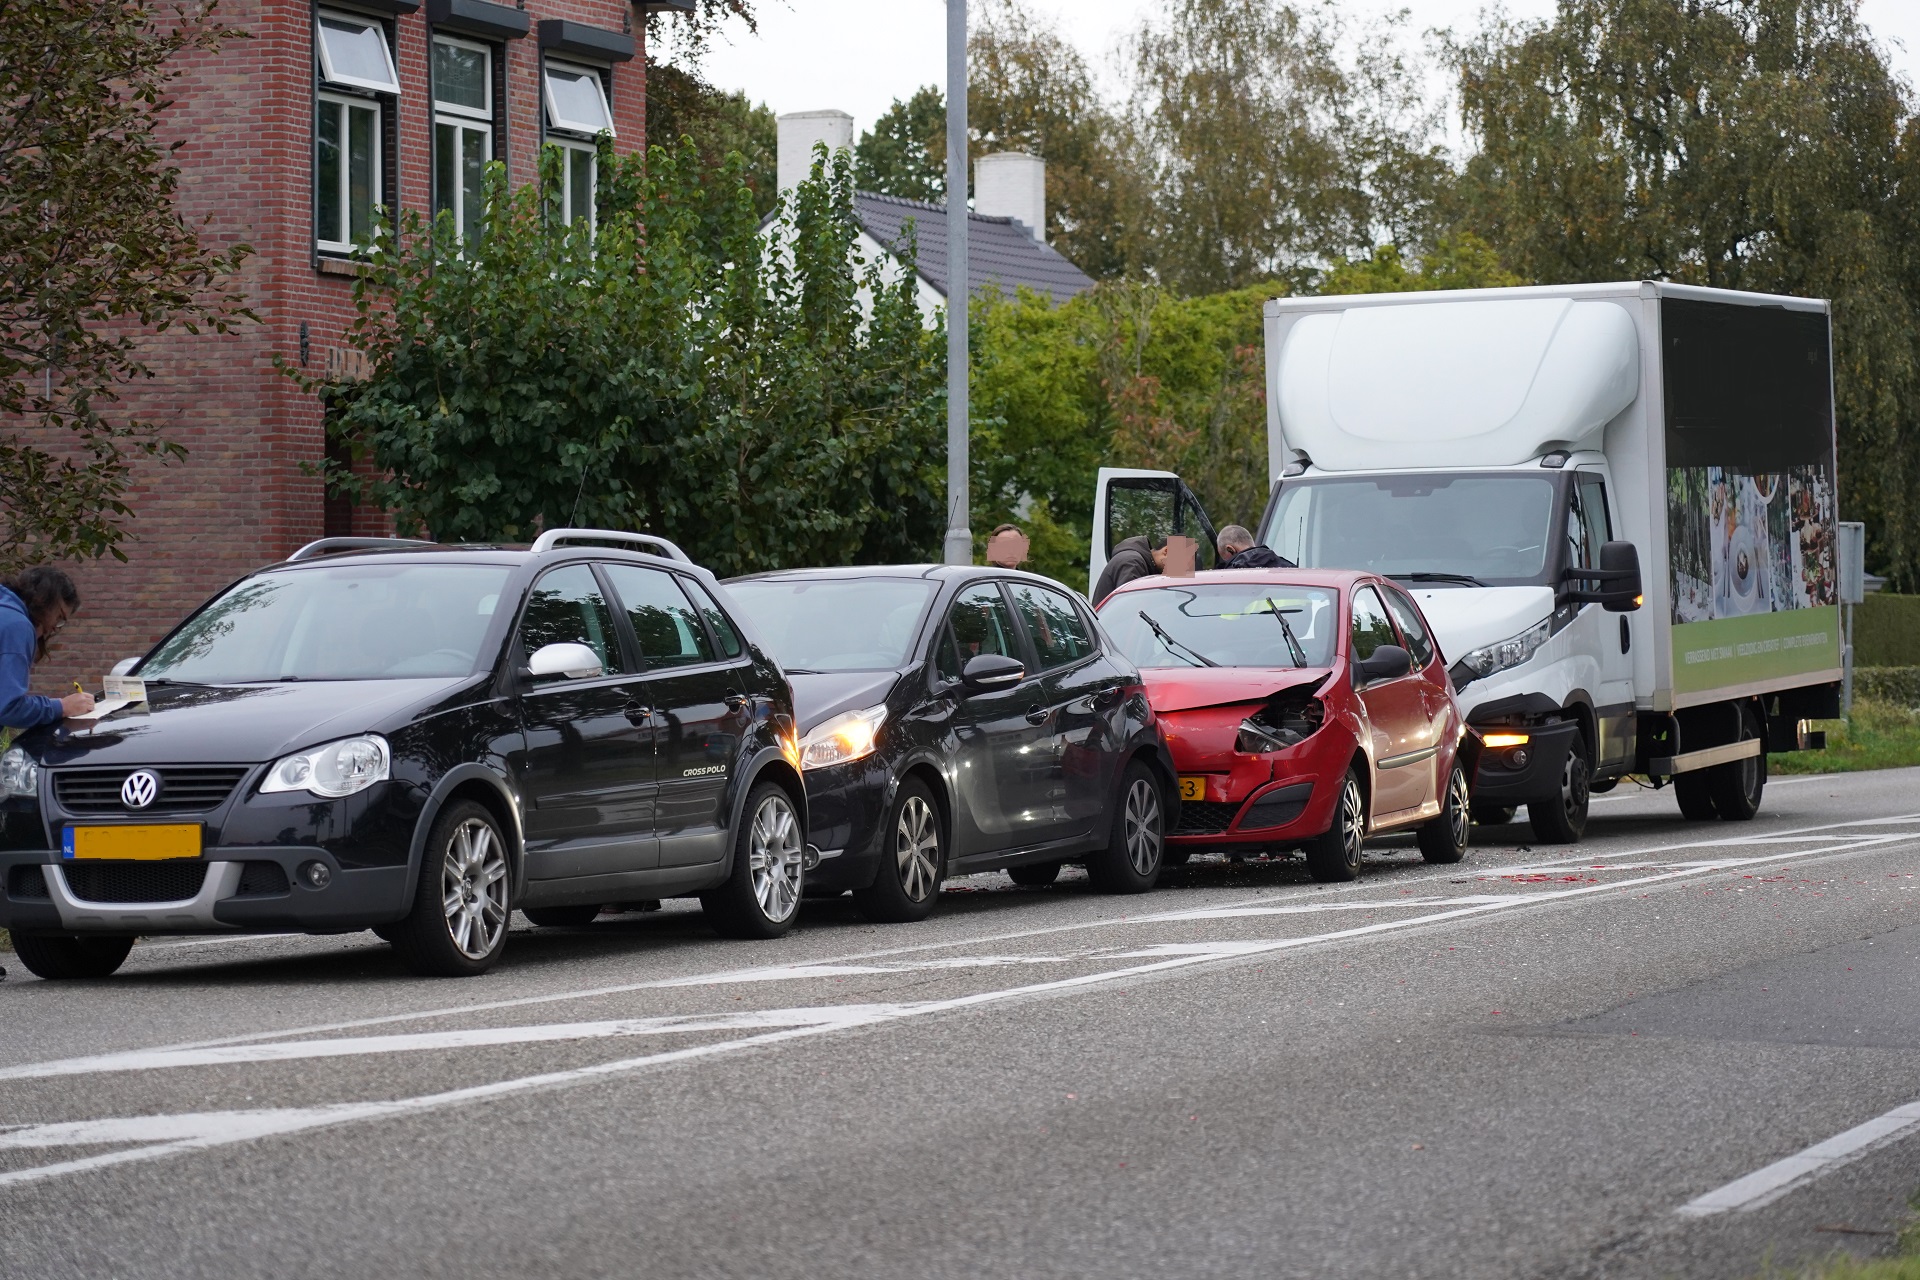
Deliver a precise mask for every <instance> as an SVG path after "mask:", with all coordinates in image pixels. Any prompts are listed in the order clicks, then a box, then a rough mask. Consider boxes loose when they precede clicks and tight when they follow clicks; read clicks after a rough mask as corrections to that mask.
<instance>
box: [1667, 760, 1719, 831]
mask: <svg viewBox="0 0 1920 1280" xmlns="http://www.w3.org/2000/svg"><path fill="white" fill-rule="evenodd" d="M1673 798H1674V799H1675V800H1678V801H1679V802H1680V816H1681V817H1683V818H1685V819H1686V820H1687V821H1689V822H1706V821H1708V820H1709V819H1711V818H1717V817H1719V816H1720V815H1719V813H1718V812H1717V811H1716V810H1715V809H1714V807H1713V791H1712V789H1711V788H1710V787H1709V786H1708V785H1707V771H1706V770H1705V769H1696V770H1694V771H1693V772H1692V773H1679V774H1675V775H1674V778H1673Z"/></svg>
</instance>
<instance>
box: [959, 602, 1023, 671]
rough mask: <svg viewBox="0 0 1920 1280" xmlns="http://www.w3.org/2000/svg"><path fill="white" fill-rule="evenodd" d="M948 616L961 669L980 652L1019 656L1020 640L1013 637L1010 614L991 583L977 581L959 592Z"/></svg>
mask: <svg viewBox="0 0 1920 1280" xmlns="http://www.w3.org/2000/svg"><path fill="white" fill-rule="evenodd" d="M949 616H950V618H951V621H952V625H953V639H954V642H955V644H956V645H957V646H958V648H959V650H960V652H959V659H960V665H961V667H962V668H964V667H965V666H966V665H967V663H969V662H971V661H973V660H974V659H975V658H977V657H979V656H980V655H981V654H983V653H1001V654H1005V655H1006V656H1008V657H1010V658H1020V657H1021V656H1022V655H1021V652H1020V642H1019V641H1018V640H1016V639H1015V638H1014V635H1015V633H1014V629H1013V628H1014V622H1013V614H1012V613H1011V612H1010V611H1009V610H1008V609H1007V602H1006V600H1005V599H1003V598H1002V597H1001V595H1000V588H999V587H997V586H995V585H994V584H993V583H991V582H981V583H976V584H975V585H973V586H971V587H968V588H967V589H966V590H965V591H962V592H961V593H960V596H959V598H958V599H957V600H955V601H954V602H953V613H952V614H951V615H949Z"/></svg>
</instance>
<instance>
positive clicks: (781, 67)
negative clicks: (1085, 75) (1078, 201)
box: [706, 0, 1920, 130]
mask: <svg viewBox="0 0 1920 1280" xmlns="http://www.w3.org/2000/svg"><path fill="white" fill-rule="evenodd" d="M1028 3H1029V5H1030V6H1031V7H1032V8H1033V9H1034V10H1036V11H1037V12H1040V13H1044V14H1050V15H1052V16H1053V17H1054V18H1055V19H1056V20H1057V21H1058V23H1059V25H1060V28H1061V30H1062V31H1063V32H1065V33H1066V34H1067V35H1068V36H1069V37H1070V38H1072V39H1073V40H1075V41H1076V42H1077V43H1078V44H1079V45H1080V47H1081V48H1082V49H1083V50H1084V51H1085V52H1086V53H1087V54H1088V55H1089V57H1090V58H1092V59H1093V60H1094V61H1095V63H1096V65H1100V66H1103V67H1104V66H1105V65H1106V64H1107V62H1108V60H1109V57H1108V55H1109V54H1110V52H1111V51H1112V49H1113V47H1114V45H1115V42H1116V41H1117V40H1118V38H1119V37H1120V36H1121V35H1123V34H1124V33H1125V32H1127V31H1130V30H1131V29H1132V28H1133V27H1134V26H1135V25H1136V24H1137V22H1138V21H1139V16H1140V14H1141V13H1143V12H1145V11H1146V10H1148V9H1150V8H1157V7H1159V6H1157V5H1152V4H1148V3H1141V2H1140V0H1028ZM758 7H759V9H760V35H759V36H758V37H754V36H749V35H745V34H744V33H741V34H737V35H734V36H733V37H732V39H731V40H727V39H723V40H721V41H719V42H718V43H717V45H716V47H715V48H714V49H713V50H712V52H711V53H710V54H709V55H708V57H707V62H706V70H707V74H708V75H709V77H710V78H711V79H712V80H713V81H714V83H715V84H718V85H720V86H721V87H723V88H728V89H744V90H746V92H747V93H748V94H749V95H750V96H751V97H752V98H753V99H754V100H755V101H756V102H765V103H767V104H768V105H770V106H771V107H773V109H774V110H775V111H782V112H784V111H804V110H812V109H818V108H823V107H836V108H839V109H840V110H843V111H849V112H851V113H852V114H853V116H854V119H855V121H856V122H857V124H858V127H859V128H861V129H863V130H864V129H866V128H867V127H868V126H869V125H871V124H872V123H873V121H874V118H875V117H876V116H878V115H879V114H880V113H881V112H883V111H885V110H886V109H887V106H888V104H889V103H891V102H892V101H893V100H894V99H895V98H904V97H906V96H907V95H908V94H910V93H912V92H913V91H914V89H916V88H917V87H919V86H920V85H923V84H937V83H939V82H940V81H941V79H942V77H943V76H944V74H945V40H946V5H945V3H944V2H943V0H759V6H758ZM1341 7H1342V9H1343V10H1345V11H1346V12H1349V13H1351V14H1353V15H1354V16H1355V17H1356V18H1359V17H1363V16H1367V15H1373V14H1378V13H1383V12H1386V11H1388V10H1390V9H1393V8H1405V9H1407V10H1408V11H1409V12H1410V14H1411V18H1412V25H1413V26H1414V28H1415V29H1426V28H1430V27H1448V26H1453V27H1458V28H1460V29H1463V30H1464V29H1471V27H1472V26H1473V25H1475V19H1476V18H1477V16H1478V14H1479V13H1480V11H1481V9H1482V8H1483V3H1482V0H1345V3H1344V4H1342V6H1341ZM1506 8H1507V11H1508V12H1509V13H1511V14H1513V15H1514V16H1516V17H1543V16H1545V15H1547V14H1549V13H1551V12H1552V10H1553V0H1509V3H1508V4H1507V5H1506ZM1860 14H1861V17H1862V18H1863V19H1864V20H1865V21H1866V23H1867V24H1868V26H1870V27H1872V28H1873V30H1874V31H1875V33H1876V34H1878V35H1879V36H1880V37H1881V39H1882V40H1883V41H1886V42H1887V43H1888V44H1889V45H1890V46H1892V54H1893V63H1894V66H1895V67H1896V68H1897V69H1898V70H1900V72H1901V73H1902V74H1904V75H1905V76H1906V77H1907V79H1908V80H1910V81H1912V80H1916V79H1920V76H1916V74H1915V71H1916V68H1920V58H1916V56H1915V53H1914V50H1916V49H1920V3H1916V0H1860ZM1896 42H1897V43H1896Z"/></svg>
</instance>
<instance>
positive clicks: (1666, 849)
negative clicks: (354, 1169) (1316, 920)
mask: <svg viewBox="0 0 1920 1280" xmlns="http://www.w3.org/2000/svg"><path fill="white" fill-rule="evenodd" d="M1916 820H1920V813H1908V814H1901V815H1896V816H1893V817H1888V818H1859V819H1850V820H1847V821H1844V822H1829V823H1821V824H1818V825H1815V826H1809V827H1799V828H1792V829H1789V830H1787V831H1782V832H1775V833H1772V834H1770V835H1767V836H1736V837H1732V838H1725V839H1704V840H1690V841H1684V842H1682V843H1679V844H1665V845H1649V846H1644V847H1641V848H1636V849H1622V850H1618V851H1615V852H1612V853H1599V854H1596V853H1593V852H1590V851H1588V852H1581V853H1573V854H1569V855H1568V856H1567V857H1565V858H1560V859H1549V860H1546V861H1540V862H1533V863H1528V864H1526V866H1527V867H1528V868H1529V871H1528V872H1527V873H1529V874H1537V873H1539V872H1541V871H1544V870H1550V869H1551V870H1560V869H1571V868H1574V867H1578V866H1581V865H1582V864H1588V865H1589V866H1590V867H1591V864H1595V863H1600V862H1603V861H1606V860H1609V859H1617V858H1631V857H1640V858H1645V857H1647V856H1649V855H1658V854H1661V853H1671V852H1676V851H1679V850H1683V849H1701V848H1725V847H1729V846H1738V845H1740V844H1742V843H1746V842H1752V841H1756V840H1766V841H1768V842H1772V841H1774V840H1777V839H1779V838H1781V837H1789V836H1801V835H1804V836H1807V837H1809V838H1814V839H1823V838H1825V837H1823V836H1820V835H1818V833H1820V832H1828V831H1838V830H1845V829H1846V828H1849V827H1856V826H1862V825H1869V824H1879V823H1886V824H1890V823H1896V822H1913V821H1916ZM1637 865H1645V866H1648V867H1657V866H1660V865H1662V864H1658V863H1647V864H1637ZM1595 869H1604V868H1595ZM1621 869H1623V870H1625V869H1629V868H1624V867H1623V868H1621ZM1475 870H1476V869H1475V868H1473V867H1469V866H1455V867H1448V868H1446V869H1444V870H1439V871H1433V872H1429V873H1427V874H1424V875H1416V876H1409V877H1406V878H1403V879H1400V880H1398V881H1396V882H1395V883H1397V884H1401V885H1408V884H1414V885H1418V884H1430V883H1437V882H1442V881H1445V882H1449V883H1454V882H1458V881H1459V878H1460V876H1461V874H1462V873H1463V872H1466V873H1473V872H1475ZM1484 870H1485V872H1486V875H1484V876H1482V877H1480V878H1483V879H1484V878H1497V877H1498V876H1500V875H1513V874H1523V873H1522V872H1519V871H1518V870H1517V869H1516V868H1515V867H1513V866H1501V867H1487V868H1485V869H1484ZM1356 887H1357V886H1356ZM1330 892H1331V893H1337V892H1341V890H1338V889H1332V888H1330V887H1328V886H1315V887H1313V888H1303V889H1298V890H1294V891H1292V892H1290V893H1287V894H1285V895H1282V900H1283V901H1284V899H1285V898H1300V897H1304V896H1308V895H1319V894H1326V893H1330ZM1524 896H1526V897H1529V898H1532V897H1536V896H1538V895H1536V894H1527V895H1524ZM1341 901H1345V900H1344V899H1333V900H1331V901H1330V902H1329V903H1327V904H1325V905H1328V906H1336V905H1337V904H1338V903H1339V902H1341ZM1273 904H1274V899H1273V897H1270V896H1268V895H1266V894H1262V895H1261V896H1260V897H1256V898H1243V899H1241V900H1240V901H1239V902H1237V903H1226V904H1222V908H1198V909H1199V910H1209V909H1211V910H1218V909H1224V908H1231V907H1235V906H1241V907H1254V906H1272V905H1273ZM1188 910H1189V911H1191V910H1195V909H1194V908H1189V909H1188ZM1185 914H1186V913H1185V912H1182V911H1169V912H1162V913H1154V914H1149V915H1142V916H1131V917H1129V916H1124V915H1123V916H1120V917H1117V918H1101V919H1097V920H1081V921H1075V922H1074V923H1071V924H1063V925H1048V926H1044V927H1042V928H1038V929H1021V930H1015V931H1012V932H1007V933H998V934H982V935H975V936H973V937H970V938H960V939H952V940H947V941H940V942H922V943H914V944H912V945H909V946H904V947H887V948H883V949H881V950H878V951H865V952H858V953H855V954H853V955H846V956H837V957H830V958H828V959H825V960H821V961H816V962H814V963H815V964H817V965H836V964H845V965H852V964H858V963H859V962H861V961H865V960H877V959H885V958H887V957H890V956H903V955H914V954H917V953H920V952H925V951H950V950H954V949H956V948H960V947H968V946H981V945H985V944H990V943H996V942H1017V941H1022V940H1025V939H1028V938H1038V937H1047V936H1051V935H1054V934H1061V933H1074V932H1079V931H1082V930H1087V929H1102V928H1114V927H1124V926H1131V925H1138V924H1152V923H1157V922H1159V921H1161V920H1162V919H1169V920H1171V919H1179V918H1181V917H1182V916H1183V915H1185ZM788 968H789V967H788V966H769V967H767V968H763V969H759V970H754V969H735V970H726V971H722V972H719V973H707V974H695V975H689V976H687V977H682V978H655V979H650V980H647V981H643V982H626V983H617V984H614V985H610V986H600V987H586V988H576V989H574V990H571V991H556V992H548V993H545V994H542V995H533V996H516V997H513V998H510V999H506V1000H489V1001H481V1002H478V1003H474V1004H467V1005H448V1006H442V1007H440V1008H435V1009H418V1010H413V1011H411V1012H407V1013H388V1014H380V1015H376V1016H374V1017H368V1018H353V1019H348V1020H345V1021H340V1022H329V1023H317V1024H313V1025H309V1026H303V1027H287V1028H281V1029H278V1030H273V1031H255V1032H247V1033H243V1034H240V1035H233V1036H219V1037H215V1038H212V1039H207V1040H197V1041H188V1042H185V1043H181V1044H174V1045H167V1046H162V1047H163V1048H167V1049H202V1048H210V1047H213V1046H216V1045H228V1044H249V1043H254V1042H257V1041H263V1040H276V1039H283V1038H286V1037H290V1036H306V1035H324V1034H326V1033H328V1032H333V1031H355V1030H359V1029H361V1028H363V1027H376V1026H388V1025H392V1024H394V1023H397V1022H419V1021H427V1020H429V1019H434V1018H452V1017H460V1016H462V1015H467V1014H475V1013H487V1012H491V1011H493V1010H497V1009H517V1008H524V1007H527V1006H530V1005H539V1004H553V1003H558V1002H562V1001H567V1000H591V999H596V998H599V997H603V996H611V995H625V994H627V993H630V992H635V991H653V990H659V989H661V988H663V987H669V986H705V985H714V984H718V983H722V982H747V981H754V980H755V979H754V978H753V977H751V976H748V975H751V974H754V973H758V972H778V971H781V970H784V969H788Z"/></svg>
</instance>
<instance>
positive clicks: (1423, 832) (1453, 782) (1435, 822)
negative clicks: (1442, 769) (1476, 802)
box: [1414, 763, 1473, 862]
mask: <svg viewBox="0 0 1920 1280" xmlns="http://www.w3.org/2000/svg"><path fill="white" fill-rule="evenodd" d="M1472 803H1473V801H1472V799H1471V796H1470V794H1469V792H1468V789H1467V771H1466V770H1465V769H1463V768H1461V767H1460V765H1459V764H1458V763H1455V765H1454V766H1453V772H1451V773H1449V774H1448V775H1447V793H1446V796H1445V797H1444V798H1443V799H1442V800H1441V802H1440V812H1439V814H1438V815H1436V816H1435V817H1433V818H1431V819H1429V820H1428V821H1427V822H1426V823H1425V824H1423V825H1422V826H1421V828H1420V830H1419V832H1418V833H1417V834H1416V835H1415V837H1414V838H1415V839H1416V840H1417V841H1418V842H1419V845H1420V856H1421V857H1423V858H1425V859H1426V860H1427V861H1428V862H1458V861H1460V859H1462V858H1464V857H1466V856H1467V833H1468V831H1469V830H1470V821H1471V819H1470V816H1469V814H1470V809H1471V807H1472Z"/></svg>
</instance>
